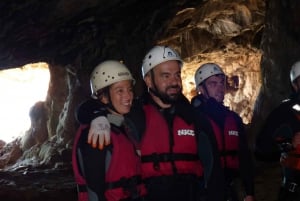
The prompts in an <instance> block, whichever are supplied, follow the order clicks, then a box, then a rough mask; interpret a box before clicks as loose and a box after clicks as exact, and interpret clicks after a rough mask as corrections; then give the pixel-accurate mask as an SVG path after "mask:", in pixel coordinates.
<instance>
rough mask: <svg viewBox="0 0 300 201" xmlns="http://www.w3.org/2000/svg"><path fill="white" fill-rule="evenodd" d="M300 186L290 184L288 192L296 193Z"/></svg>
mask: <svg viewBox="0 0 300 201" xmlns="http://www.w3.org/2000/svg"><path fill="white" fill-rule="evenodd" d="M297 186H298V184H296V183H294V182H290V183H289V186H288V190H289V191H290V192H292V193H294V192H295V190H296V188H297Z"/></svg>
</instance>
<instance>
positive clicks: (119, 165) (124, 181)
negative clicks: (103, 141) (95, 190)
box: [72, 126, 146, 201]
mask: <svg viewBox="0 0 300 201" xmlns="http://www.w3.org/2000/svg"><path fill="white" fill-rule="evenodd" d="M84 128H86V126H83V127H80V128H79V129H78V132H77V134H76V137H75V140H74V148H73V156H72V157H73V170H74V174H75V180H76V183H77V184H78V185H81V186H84V185H85V186H86V181H85V179H84V177H83V176H82V175H81V174H80V171H79V166H78V165H79V163H78V161H77V156H76V148H77V146H76V144H77V143H78V138H79V137H77V136H78V135H79V136H80V135H81V133H82V130H83V129H84ZM111 140H112V145H113V148H112V152H111V157H110V160H109V165H108V166H107V167H108V169H107V171H106V175H105V186H106V191H105V197H106V199H107V200H108V201H118V200H122V199H126V198H129V197H131V196H135V197H141V196H144V195H145V194H146V189H145V187H144V185H143V184H142V182H141V181H142V179H141V173H140V171H141V170H140V168H141V167H140V166H141V165H140V157H139V156H138V155H137V154H136V150H135V148H134V146H133V144H132V143H131V142H130V141H129V139H128V138H127V137H126V136H125V135H123V134H121V133H115V132H113V131H112V132H111ZM74 150H75V151H74ZM79 189H80V188H79ZM133 193H134V195H133ZM78 201H88V192H87V191H85V192H80V191H79V192H78Z"/></svg>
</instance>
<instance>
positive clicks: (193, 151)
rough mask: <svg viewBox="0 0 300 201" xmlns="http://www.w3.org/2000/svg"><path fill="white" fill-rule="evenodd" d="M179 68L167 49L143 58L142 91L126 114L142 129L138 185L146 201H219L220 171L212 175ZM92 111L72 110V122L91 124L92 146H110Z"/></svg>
mask: <svg viewBox="0 0 300 201" xmlns="http://www.w3.org/2000/svg"><path fill="white" fill-rule="evenodd" d="M182 66H183V62H182V60H181V58H180V57H179V55H178V54H177V52H175V50H173V49H172V48H170V47H168V46H154V47H153V48H152V49H151V50H150V51H149V52H148V53H147V54H146V56H145V57H144V60H143V65H142V76H143V79H144V82H145V85H146V87H147V90H146V91H145V94H144V95H143V96H142V97H139V98H138V99H137V101H136V102H135V104H134V105H135V106H133V108H134V109H133V108H132V110H131V112H130V113H128V115H126V116H127V117H130V119H131V122H133V123H134V124H138V127H143V128H142V129H139V130H143V132H142V135H141V136H137V139H138V141H139V150H140V153H141V160H142V176H143V181H144V183H145V185H146V188H147V192H148V197H149V200H151V201H183V200H185V201H204V200H208V201H221V200H223V196H224V193H223V188H222V187H219V186H218V183H219V182H220V181H222V175H221V174H220V175H218V173H219V172H221V168H220V171H217V170H218V166H217V164H218V163H215V162H216V161H217V160H215V159H214V153H216V152H217V150H215V151H214V150H213V148H214V147H213V146H212V145H211V143H210V139H209V135H207V134H206V133H205V132H204V131H203V130H202V126H201V122H200V121H199V120H198V119H197V118H196V115H195V114H196V113H194V110H193V108H192V105H191V104H190V102H189V101H188V99H187V98H186V97H185V96H184V95H183V94H182V80H181V69H182ZM93 108H95V107H94V106H91V103H86V104H85V105H83V106H82V107H80V108H78V110H77V111H78V112H77V118H78V119H80V120H81V121H86V122H92V123H91V124H92V125H93V126H92V128H91V129H90V132H89V135H90V136H91V139H92V144H93V146H94V147H97V146H98V147H99V148H101V149H102V148H103V147H104V144H105V145H107V144H109V143H110V135H109V134H107V133H108V131H107V130H105V129H101V128H104V125H105V122H104V121H103V116H101V112H100V113H99V114H98V116H100V117H96V116H95V114H96V113H97V111H94V109H93ZM141 125H142V126H141ZM219 167H220V166H219ZM215 173H216V174H215ZM212 177H214V178H215V179H211V178H212ZM218 187H219V188H218ZM216 192H217V193H216Z"/></svg>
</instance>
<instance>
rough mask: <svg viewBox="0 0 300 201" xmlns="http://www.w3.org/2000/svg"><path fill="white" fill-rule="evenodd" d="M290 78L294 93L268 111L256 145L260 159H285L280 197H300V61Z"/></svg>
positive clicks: (288, 200) (285, 200)
mask: <svg viewBox="0 0 300 201" xmlns="http://www.w3.org/2000/svg"><path fill="white" fill-rule="evenodd" d="M290 81H291V85H292V88H293V93H292V94H291V96H290V98H288V99H286V100H284V101H283V102H282V103H281V104H279V106H277V107H276V108H275V109H274V110H273V111H271V113H270V114H269V115H268V117H267V118H266V121H265V123H264V125H263V127H262V129H261V132H260V133H259V134H258V135H257V138H256V146H255V156H256V158H257V159H258V160H261V161H280V163H281V166H282V185H281V188H280V191H279V195H278V201H298V200H300V157H299V156H300V61H297V62H295V63H294V64H293V66H292V67H291V70H290Z"/></svg>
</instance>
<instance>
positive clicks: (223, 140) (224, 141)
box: [208, 113, 239, 169]
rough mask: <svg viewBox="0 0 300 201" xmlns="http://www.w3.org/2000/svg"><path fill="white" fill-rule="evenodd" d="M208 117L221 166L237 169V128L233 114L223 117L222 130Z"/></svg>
mask: <svg viewBox="0 0 300 201" xmlns="http://www.w3.org/2000/svg"><path fill="white" fill-rule="evenodd" d="M208 119H209V121H210V123H211V125H212V128H213V130H214V134H215V137H216V140H217V144H218V149H219V152H220V156H221V165H222V167H223V168H231V169H238V168H239V159H238V149H239V129H238V126H237V122H236V121H235V119H234V116H233V115H232V114H231V113H228V115H227V117H226V118H225V123H224V131H222V130H221V128H220V127H219V126H218V125H217V124H216V123H215V122H214V121H213V120H212V119H211V118H209V117H208Z"/></svg>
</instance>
